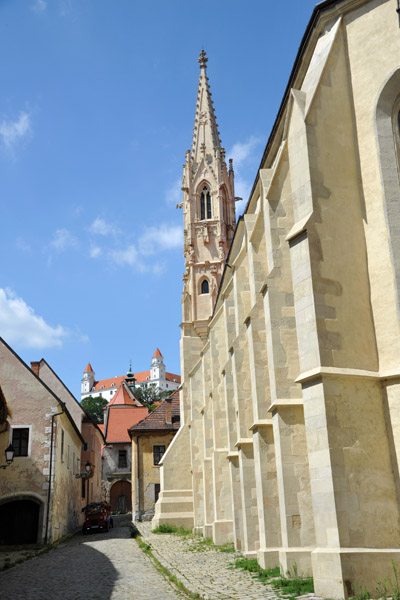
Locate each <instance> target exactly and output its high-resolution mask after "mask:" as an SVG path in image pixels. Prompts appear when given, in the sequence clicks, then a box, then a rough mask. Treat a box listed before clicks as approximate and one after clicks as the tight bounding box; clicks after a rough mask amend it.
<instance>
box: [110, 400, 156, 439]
mask: <svg viewBox="0 0 400 600" xmlns="http://www.w3.org/2000/svg"><path fill="white" fill-rule="evenodd" d="M107 412H108V421H107V434H106V442H107V443H108V444H110V443H112V442H130V437H129V434H128V429H129V428H130V427H132V426H133V425H135V424H136V423H138V422H139V421H141V420H143V419H144V418H145V417H146V415H147V414H148V411H147V408H146V407H145V406H112V407H110V408H109V409H108V411H107Z"/></svg>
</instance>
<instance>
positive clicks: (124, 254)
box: [109, 245, 139, 267]
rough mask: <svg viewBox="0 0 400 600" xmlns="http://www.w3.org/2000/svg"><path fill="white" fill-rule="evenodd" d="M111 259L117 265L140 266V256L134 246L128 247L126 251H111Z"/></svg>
mask: <svg viewBox="0 0 400 600" xmlns="http://www.w3.org/2000/svg"><path fill="white" fill-rule="evenodd" d="M109 257H110V258H111V260H112V261H113V262H114V263H115V264H117V265H129V266H130V267H133V266H139V262H138V258H139V254H138V251H137V250H136V248H135V246H133V245H130V246H128V247H127V248H125V250H111V251H110V253H109Z"/></svg>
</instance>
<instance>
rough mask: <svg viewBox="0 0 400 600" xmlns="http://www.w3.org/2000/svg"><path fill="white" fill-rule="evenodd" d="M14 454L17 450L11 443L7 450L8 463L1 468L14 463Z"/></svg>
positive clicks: (1, 467)
mask: <svg viewBox="0 0 400 600" xmlns="http://www.w3.org/2000/svg"><path fill="white" fill-rule="evenodd" d="M14 454H15V450H14V448H13V447H12V445H11V444H9V446H8V448H6V451H5V455H6V463H7V464H6V465H0V469H7V467H9V466H10V465H11V463H12V461H13V460H14Z"/></svg>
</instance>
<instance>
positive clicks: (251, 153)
mask: <svg viewBox="0 0 400 600" xmlns="http://www.w3.org/2000/svg"><path fill="white" fill-rule="evenodd" d="M261 141H262V140H261V138H258V137H255V136H254V135H252V136H250V137H249V139H248V140H247V141H246V142H236V144H234V145H233V146H232V148H231V150H230V151H229V152H228V157H229V158H232V159H233V168H234V171H235V195H236V197H238V198H242V200H239V201H238V202H236V216H237V217H238V216H239V215H241V214H242V212H243V210H244V209H245V207H246V203H247V201H248V199H249V195H250V192H251V188H252V185H253V178H254V175H255V169H256V167H257V161H258V159H259V156H258V147H259V145H260V143H261Z"/></svg>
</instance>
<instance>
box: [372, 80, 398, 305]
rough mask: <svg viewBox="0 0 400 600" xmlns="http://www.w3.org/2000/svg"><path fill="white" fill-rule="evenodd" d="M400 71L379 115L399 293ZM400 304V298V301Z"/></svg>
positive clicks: (379, 105)
mask: <svg viewBox="0 0 400 600" xmlns="http://www.w3.org/2000/svg"><path fill="white" fill-rule="evenodd" d="M399 90H400V68H397V69H396V70H395V71H394V72H393V73H392V75H391V76H390V77H389V78H388V79H387V80H386V82H385V84H384V85H383V87H382V89H381V92H380V94H379V97H378V101H377V104H376V113H375V119H376V120H375V133H376V136H377V145H378V156H379V160H380V167H381V168H380V174H381V178H382V187H383V197H384V209H385V212H386V223H387V228H388V233H389V243H390V248H391V258H392V264H393V268H394V273H395V278H396V285H397V290H400V247H399V244H398V242H397V240H398V239H399V237H400V202H399V198H400V131H399V128H400V96H399ZM398 302H399V299H398Z"/></svg>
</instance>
